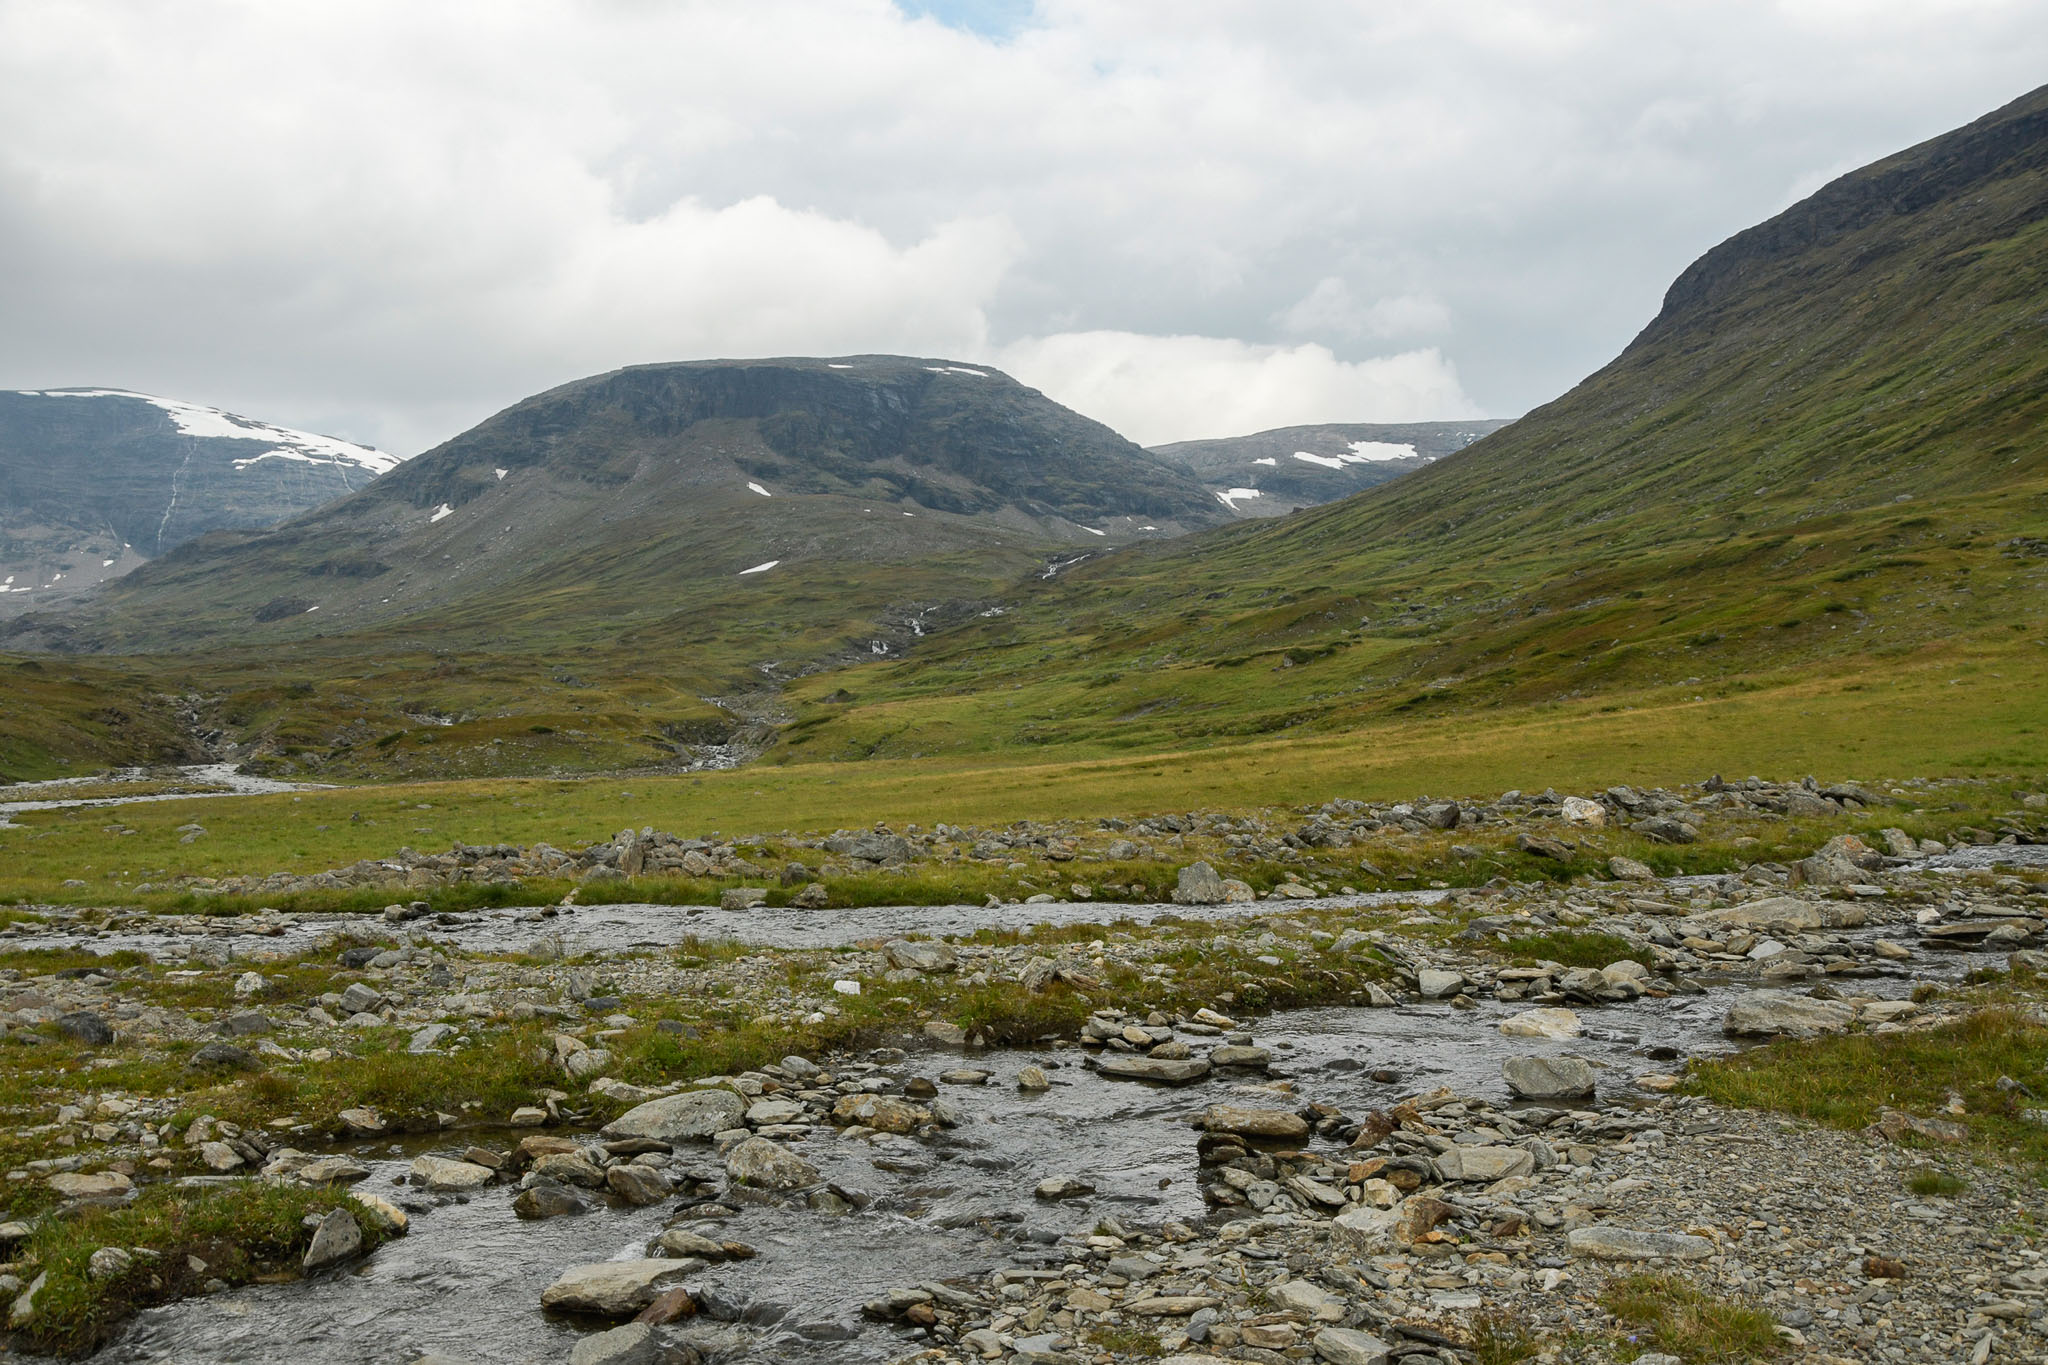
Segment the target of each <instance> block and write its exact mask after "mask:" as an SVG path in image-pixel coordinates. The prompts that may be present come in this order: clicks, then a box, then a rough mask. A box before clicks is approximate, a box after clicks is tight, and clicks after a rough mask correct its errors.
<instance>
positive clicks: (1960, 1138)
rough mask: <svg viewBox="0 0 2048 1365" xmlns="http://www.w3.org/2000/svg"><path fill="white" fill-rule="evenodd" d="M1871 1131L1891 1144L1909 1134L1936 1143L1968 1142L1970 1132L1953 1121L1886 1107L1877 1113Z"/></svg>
mask: <svg viewBox="0 0 2048 1365" xmlns="http://www.w3.org/2000/svg"><path fill="white" fill-rule="evenodd" d="M1870 1127H1871V1130H1872V1131H1874V1132H1876V1133H1877V1135H1878V1136H1880V1137H1882V1138H1884V1139H1885V1140H1887V1141H1889V1142H1898V1141H1900V1140H1901V1139H1902V1138H1904V1137H1905V1136H1906V1135H1907V1134H1908V1133H1913V1134H1916V1135H1918V1136H1920V1137H1924V1138H1930V1139H1932V1140H1933V1141H1935V1142H1954V1143H1959V1142H1968V1141H1969V1140H1970V1130H1969V1129H1968V1128H1966V1127H1964V1126H1963V1125H1962V1124H1960V1123H1957V1122H1955V1121H1954V1120H1952V1119H1931V1118H1921V1117H1920V1116H1918V1115H1917V1114H1903V1113H1900V1112H1899V1111H1898V1110H1896V1109H1893V1108H1891V1107H1890V1106H1886V1107H1884V1108H1881V1109H1879V1110H1878V1111H1877V1122H1875V1123H1873V1124H1871V1125H1870Z"/></svg>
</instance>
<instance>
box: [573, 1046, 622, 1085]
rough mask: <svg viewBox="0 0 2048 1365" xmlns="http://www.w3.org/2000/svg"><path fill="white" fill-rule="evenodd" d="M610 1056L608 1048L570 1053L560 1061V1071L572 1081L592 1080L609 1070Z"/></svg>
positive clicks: (594, 1048) (586, 1049)
mask: <svg viewBox="0 0 2048 1365" xmlns="http://www.w3.org/2000/svg"><path fill="white" fill-rule="evenodd" d="M611 1064H612V1054H611V1051H610V1050H609V1049H608V1048H601V1047H587V1048H584V1049H583V1050H582V1051H581V1052H572V1053H570V1054H569V1055H568V1056H566V1057H564V1058H563V1059H562V1070H563V1071H565V1072H567V1073H568V1075H569V1079H570V1080H572V1081H583V1080H590V1079H594V1078H595V1077H597V1076H599V1075H602V1074H603V1073H604V1072H605V1071H607V1070H609V1069H610V1068H611Z"/></svg>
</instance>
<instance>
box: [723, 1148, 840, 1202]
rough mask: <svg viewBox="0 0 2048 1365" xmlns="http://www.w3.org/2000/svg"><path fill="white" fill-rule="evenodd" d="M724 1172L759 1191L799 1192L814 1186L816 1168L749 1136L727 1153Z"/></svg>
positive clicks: (791, 1154)
mask: <svg viewBox="0 0 2048 1365" xmlns="http://www.w3.org/2000/svg"><path fill="white" fill-rule="evenodd" d="M725 1172H726V1174H727V1175H729V1176H731V1177H732V1178H733V1179H734V1180H736V1181H738V1182H739V1183H740V1184H742V1185H752V1186H754V1187H755V1188H757V1189H763V1190H801V1189H804V1188H806V1187H808V1186H811V1185H815V1184H817V1183H818V1168H817V1167H815V1166H813V1165H812V1164H811V1163H810V1162H808V1161H805V1160H804V1159H803V1158H802V1157H800V1156H798V1155H796V1153H794V1152H792V1151H790V1150H789V1149H788V1148H786V1147H784V1146H783V1145H782V1144H781V1143H779V1142H771V1141H770V1140H769V1139H767V1138H764V1137H750V1138H748V1139H747V1140H746V1141H744V1142H742V1143H740V1144H739V1145H738V1146H736V1147H734V1148H733V1149H732V1150H731V1151H729V1152H727V1153H726V1154H725Z"/></svg>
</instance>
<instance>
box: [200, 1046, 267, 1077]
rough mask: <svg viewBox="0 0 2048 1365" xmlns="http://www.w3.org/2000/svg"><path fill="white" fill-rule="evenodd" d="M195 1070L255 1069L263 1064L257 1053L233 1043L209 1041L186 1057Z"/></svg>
mask: <svg viewBox="0 0 2048 1365" xmlns="http://www.w3.org/2000/svg"><path fill="white" fill-rule="evenodd" d="M185 1065H186V1067H188V1068H189V1069H191V1070H194V1071H254V1070H256V1069H257V1068H258V1067H260V1066H261V1065H262V1063H261V1062H259V1061H257V1060H256V1054H255V1053H253V1052H251V1051H249V1049H247V1048H245V1047H236V1046H235V1045H234V1044H233V1043H207V1044H205V1045H204V1046H202V1047H200V1048H198V1049H197V1050H196V1051H194V1052H193V1054H192V1055H191V1056H190V1057H187V1058H186V1059H185Z"/></svg>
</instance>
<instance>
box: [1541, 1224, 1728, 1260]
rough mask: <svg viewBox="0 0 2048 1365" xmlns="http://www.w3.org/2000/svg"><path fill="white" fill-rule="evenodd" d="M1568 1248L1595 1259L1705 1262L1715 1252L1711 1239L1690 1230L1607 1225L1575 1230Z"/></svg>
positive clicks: (1566, 1237)
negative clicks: (1643, 1228) (1663, 1229)
mask: <svg viewBox="0 0 2048 1365" xmlns="http://www.w3.org/2000/svg"><path fill="white" fill-rule="evenodd" d="M1565 1249H1566V1250H1567V1251H1569V1252H1570V1253H1571V1254H1572V1255H1574V1256H1582V1257H1586V1258H1588V1259H1591V1260H1596V1261H1658V1260H1673V1261H1703V1260H1705V1259H1706V1258H1707V1257H1709V1256H1711V1255H1713V1254H1714V1244H1713V1243H1712V1242H1710V1241H1708V1240H1707V1239H1706V1238H1704V1237H1694V1236H1693V1235H1692V1234H1690V1233H1685V1232H1642V1231H1638V1230H1637V1229H1635V1228H1616V1227H1604V1226H1594V1227H1589V1228H1574V1229H1572V1231H1571V1232H1569V1233H1567V1234H1566V1235H1565Z"/></svg>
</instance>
